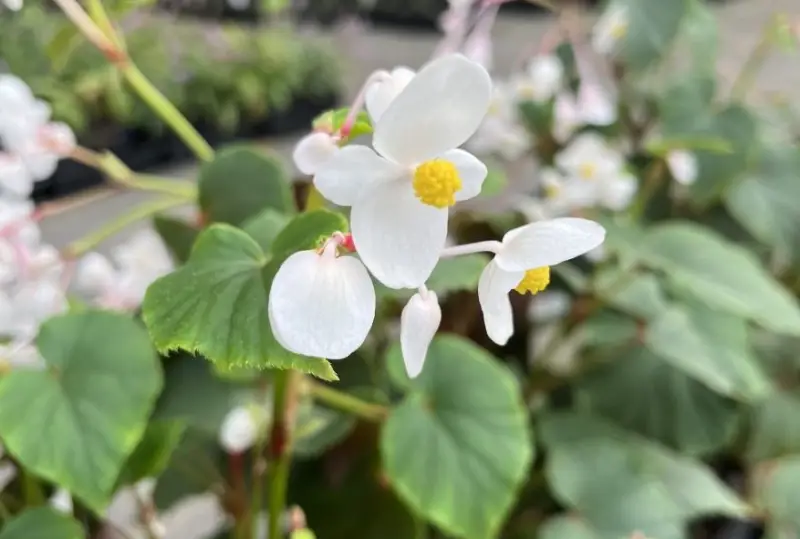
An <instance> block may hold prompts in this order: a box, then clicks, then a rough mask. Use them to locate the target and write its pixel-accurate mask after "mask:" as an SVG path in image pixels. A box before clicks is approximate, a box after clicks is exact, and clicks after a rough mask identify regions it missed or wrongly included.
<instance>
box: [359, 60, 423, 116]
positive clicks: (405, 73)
mask: <svg viewBox="0 0 800 539" xmlns="http://www.w3.org/2000/svg"><path fill="white" fill-rule="evenodd" d="M415 75H416V73H415V72H414V71H413V70H412V69H409V68H407V67H396V68H394V69H393V70H392V72H391V74H390V75H389V77H388V78H387V79H386V80H382V81H380V82H376V83H374V84H372V85H370V87H369V88H368V89H367V95H366V100H365V104H366V106H367V112H368V113H369V117H370V118H372V122H373V123H375V122H377V121H378V120H380V118H381V116H383V113H384V112H386V109H388V108H389V105H391V104H392V101H394V99H395V98H396V97H397V96H398V95H400V92H402V91H403V90H404V89H405V87H406V86H408V83H409V82H411V79H413V78H414V76H415Z"/></svg>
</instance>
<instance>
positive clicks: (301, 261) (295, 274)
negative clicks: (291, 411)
mask: <svg viewBox="0 0 800 539" xmlns="http://www.w3.org/2000/svg"><path fill="white" fill-rule="evenodd" d="M268 310H269V318H270V323H271V325H272V332H273V333H274V335H275V338H276V339H277V340H278V342H279V343H280V344H281V345H282V346H283V347H284V348H286V349H287V350H289V351H290V352H294V353H296V354H300V355H304V356H311V357H322V358H326V359H342V358H345V357H347V356H349V355H350V354H352V353H353V352H355V351H356V350H357V349H358V348H359V347H360V346H361V345H362V344H363V343H364V340H365V339H366V338H367V334H368V333H369V330H370V328H371V327H372V322H373V321H374V319H375V288H374V286H373V284H372V279H370V276H369V274H368V273H367V270H366V269H365V268H364V265H363V264H362V263H361V262H360V261H359V260H358V259H357V258H355V257H354V256H338V255H337V253H336V243H335V242H332V241H329V242H328V243H327V245H326V246H325V248H324V249H323V250H322V253H318V252H316V251H301V252H299V253H295V254H293V255H292V256H290V257H289V258H288V259H287V260H286V262H284V263H283V265H281V267H280V269H279V270H278V273H277V274H276V275H275V279H274V280H273V281H272V288H271V289H270V293H269V309H268Z"/></svg>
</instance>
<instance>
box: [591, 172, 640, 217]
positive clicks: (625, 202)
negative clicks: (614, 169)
mask: <svg viewBox="0 0 800 539" xmlns="http://www.w3.org/2000/svg"><path fill="white" fill-rule="evenodd" d="M638 188H639V183H638V182H637V181H636V178H635V177H634V176H633V175H631V174H628V173H625V174H620V175H616V176H612V177H610V178H608V179H607V180H604V181H603V182H602V189H601V191H600V200H599V201H600V203H601V204H602V205H603V206H605V207H606V208H608V209H610V210H614V211H622V210H624V209H625V208H627V207H628V206H630V204H631V202H633V197H634V196H635V195H636V191H637V190H638Z"/></svg>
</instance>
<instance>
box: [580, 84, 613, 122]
mask: <svg viewBox="0 0 800 539" xmlns="http://www.w3.org/2000/svg"><path fill="white" fill-rule="evenodd" d="M578 108H579V109H580V111H581V118H582V119H583V121H584V123H587V124H590V125H611V124H613V123H614V122H616V121H617V104H616V102H615V101H614V99H612V97H611V96H610V95H609V94H608V93H607V92H606V91H604V90H603V88H601V87H600V86H598V85H596V84H591V83H584V84H582V85H581V87H580V90H579V91H578Z"/></svg>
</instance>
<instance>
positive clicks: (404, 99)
mask: <svg viewBox="0 0 800 539" xmlns="http://www.w3.org/2000/svg"><path fill="white" fill-rule="evenodd" d="M490 99H491V79H490V78H489V74H488V73H487V72H486V70H485V69H483V68H482V67H481V66H480V65H478V64H476V63H475V62H471V61H469V60H467V59H466V58H465V57H463V56H461V55H457V54H456V55H449V56H444V57H442V58H439V59H437V60H434V61H433V62H431V63H429V64H428V65H426V66H425V67H423V68H422V70H421V71H420V72H419V73H418V74H417V75H416V76H415V77H414V78H413V79H412V80H411V82H409V83H408V85H407V86H406V88H405V89H404V90H403V91H402V92H401V93H400V95H398V96H397V97H396V98H395V99H394V100H393V101H392V102H391V104H390V105H389V107H388V108H387V109H386V111H385V112H384V113H383V114H382V115H381V116H380V119H379V120H378V121H377V122H376V124H375V132H374V136H373V146H374V148H375V150H377V153H376V151H373V150H372V149H370V148H368V147H366V146H357V145H353V146H347V147H345V148H342V149H341V150H340V151H338V152H336V153H335V154H334V156H333V157H332V158H331V159H330V160H328V161H327V162H326V163H325V166H324V167H323V168H322V169H321V170H319V171H318V172H317V174H316V175H315V176H314V184H315V185H316V187H317V189H319V191H320V193H321V194H322V195H323V196H324V197H325V198H327V199H329V200H330V201H332V202H334V203H335V204H338V205H340V206H352V210H351V213H350V219H351V227H352V235H353V241H354V242H355V246H356V248H357V250H358V254H359V256H360V257H361V259H362V261H363V262H364V264H365V265H366V266H367V267H368V268H369V270H370V272H371V273H372V274H373V275H374V276H375V278H376V279H378V280H379V281H381V282H382V283H383V284H384V285H386V286H388V287H390V288H416V287H418V286H420V285H422V284H423V283H424V282H425V281H426V280H427V278H428V276H430V274H431V272H432V271H433V268H434V266H436V262H437V261H438V259H439V253H440V252H441V250H442V247H443V246H444V240H445V237H446V235H447V221H448V214H449V212H448V208H449V207H450V206H452V205H454V204H455V203H456V201H460V200H467V199H470V198H472V197H474V196H477V195H478V194H479V193H480V191H481V186H482V184H483V180H484V179H485V178H486V174H487V169H486V166H485V165H484V164H483V163H482V162H481V161H480V160H478V159H477V158H476V157H475V156H474V155H472V154H470V153H469V152H467V151H464V150H460V149H457V148H458V146H460V145H462V144H464V143H465V142H466V141H467V140H468V139H469V138H470V137H471V136H472V135H473V134H474V133H475V131H476V130H477V129H478V126H479V125H480V123H481V121H482V120H483V117H484V116H485V114H486V111H487V109H488V108H489V102H490Z"/></svg>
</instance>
